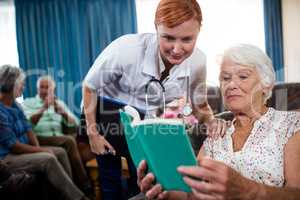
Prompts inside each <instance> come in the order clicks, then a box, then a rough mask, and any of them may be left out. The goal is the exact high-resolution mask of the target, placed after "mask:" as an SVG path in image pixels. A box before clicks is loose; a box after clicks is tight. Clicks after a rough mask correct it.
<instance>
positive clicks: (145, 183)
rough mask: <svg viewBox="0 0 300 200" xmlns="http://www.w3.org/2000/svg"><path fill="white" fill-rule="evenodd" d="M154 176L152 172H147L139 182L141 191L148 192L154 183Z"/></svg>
mask: <svg viewBox="0 0 300 200" xmlns="http://www.w3.org/2000/svg"><path fill="white" fill-rule="evenodd" d="M154 181H155V177H154V175H153V174H152V173H149V174H147V175H146V176H145V177H144V178H143V179H142V180H141V182H140V189H141V191H142V192H143V193H146V192H148V190H150V189H151V188H152V187H153V185H154Z"/></svg>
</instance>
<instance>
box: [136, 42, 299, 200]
mask: <svg viewBox="0 0 300 200" xmlns="http://www.w3.org/2000/svg"><path fill="white" fill-rule="evenodd" d="M274 82H275V74H274V70H273V66H272V62H271V60H270V59H269V58H268V57H267V56H266V55H265V54H264V53H263V52H262V51H261V50H260V49H258V48H257V47H255V46H252V45H246V44H241V45H237V46H234V47H231V48H229V49H227V50H226V51H225V52H224V55H223V57H222V60H221V72H220V87H221V92H222V96H223V99H224V104H225V106H226V108H227V109H228V110H229V111H231V112H232V113H233V114H234V117H235V118H234V120H233V121H232V124H231V127H230V128H229V129H228V130H227V132H226V134H225V136H224V137H220V138H218V139H217V140H213V139H211V138H207V139H206V141H205V142H204V145H203V146H202V147H201V150H200V152H199V154H198V159H199V166H181V167H179V168H178V171H179V173H181V174H182V175H183V179H184V181H185V182H186V183H187V184H188V185H189V186H190V187H191V188H192V193H189V194H187V193H184V192H179V191H164V192H162V190H163V189H162V188H161V186H160V184H159V183H158V184H156V185H154V184H153V182H154V180H155V177H154V175H153V174H151V173H149V174H147V175H146V176H144V173H145V171H146V163H145V161H142V162H141V164H140V167H139V168H138V176H139V186H140V188H141V190H142V191H143V192H145V193H146V196H147V197H148V198H150V199H151V198H158V199H164V198H165V199H209V200H219V199H241V200H248V199H249V200H250V199H251V200H265V199H272V200H287V199H289V200H296V199H297V200H298V199H299V197H300V173H299V171H300V145H299V144H300V134H299V133H300V114H299V113H298V112H294V111H290V112H287V111H277V110H275V109H273V108H268V107H266V100H267V99H268V98H269V97H270V96H271V90H272V87H273V85H274Z"/></svg>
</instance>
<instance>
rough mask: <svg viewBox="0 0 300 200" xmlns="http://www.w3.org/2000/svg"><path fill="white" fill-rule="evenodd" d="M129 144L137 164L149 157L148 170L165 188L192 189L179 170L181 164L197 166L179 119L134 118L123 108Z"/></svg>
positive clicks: (121, 112)
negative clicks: (134, 119) (137, 119)
mask: <svg viewBox="0 0 300 200" xmlns="http://www.w3.org/2000/svg"><path fill="white" fill-rule="evenodd" d="M120 117H121V122H122V124H123V126H124V133H125V138H126V141H127V145H128V148H129V151H130V154H131V157H132V159H133V162H134V164H135V166H136V167H138V164H139V163H140V161H141V160H146V162H147V164H148V169H149V171H151V172H152V173H153V174H154V175H155V177H156V180H157V182H158V183H160V184H161V185H162V186H163V188H164V190H168V191H169V190H180V191H185V192H191V189H190V187H189V186H188V185H186V184H185V183H184V181H183V179H182V175H181V174H179V173H178V172H177V167H178V166H181V165H186V166H192V165H197V161H196V157H195V154H194V152H193V149H192V146H191V143H190V141H189V137H188V135H187V133H186V131H185V125H184V123H183V122H182V121H181V120H177V119H161V118H156V119H146V120H141V121H133V120H132V117H131V116H130V115H128V114H127V113H126V112H123V111H120Z"/></svg>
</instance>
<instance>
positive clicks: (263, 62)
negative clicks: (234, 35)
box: [222, 44, 275, 102]
mask: <svg viewBox="0 0 300 200" xmlns="http://www.w3.org/2000/svg"><path fill="white" fill-rule="evenodd" d="M222 59H223V60H226V59H228V60H230V61H232V62H234V63H236V64H239V65H243V66H249V67H255V69H256V70H257V72H258V74H259V77H260V80H261V83H262V84H263V86H264V87H267V88H268V92H267V93H266V94H264V100H265V102H266V101H267V100H268V99H269V98H270V97H271V96H272V88H273V86H274V84H275V71H274V68H273V64H272V61H271V59H270V58H269V57H268V56H267V55H266V54H265V53H264V52H263V51H262V50H261V49H260V48H258V47H256V46H254V45H250V44H237V45H235V46H232V47H230V48H228V49H226V50H225V51H224V54H223V56H222Z"/></svg>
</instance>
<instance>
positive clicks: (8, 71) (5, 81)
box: [0, 65, 25, 93]
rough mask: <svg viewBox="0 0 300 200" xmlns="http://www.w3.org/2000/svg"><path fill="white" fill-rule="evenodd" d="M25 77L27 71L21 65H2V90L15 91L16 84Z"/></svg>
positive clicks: (0, 68) (5, 91)
mask: <svg viewBox="0 0 300 200" xmlns="http://www.w3.org/2000/svg"><path fill="white" fill-rule="evenodd" d="M24 79H25V73H24V72H23V70H22V69H21V68H19V67H16V66H12V65H2V66H0V92H2V93H10V92H13V90H14V87H15V84H16V83H17V82H18V81H21V80H22V81H23V80H24Z"/></svg>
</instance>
